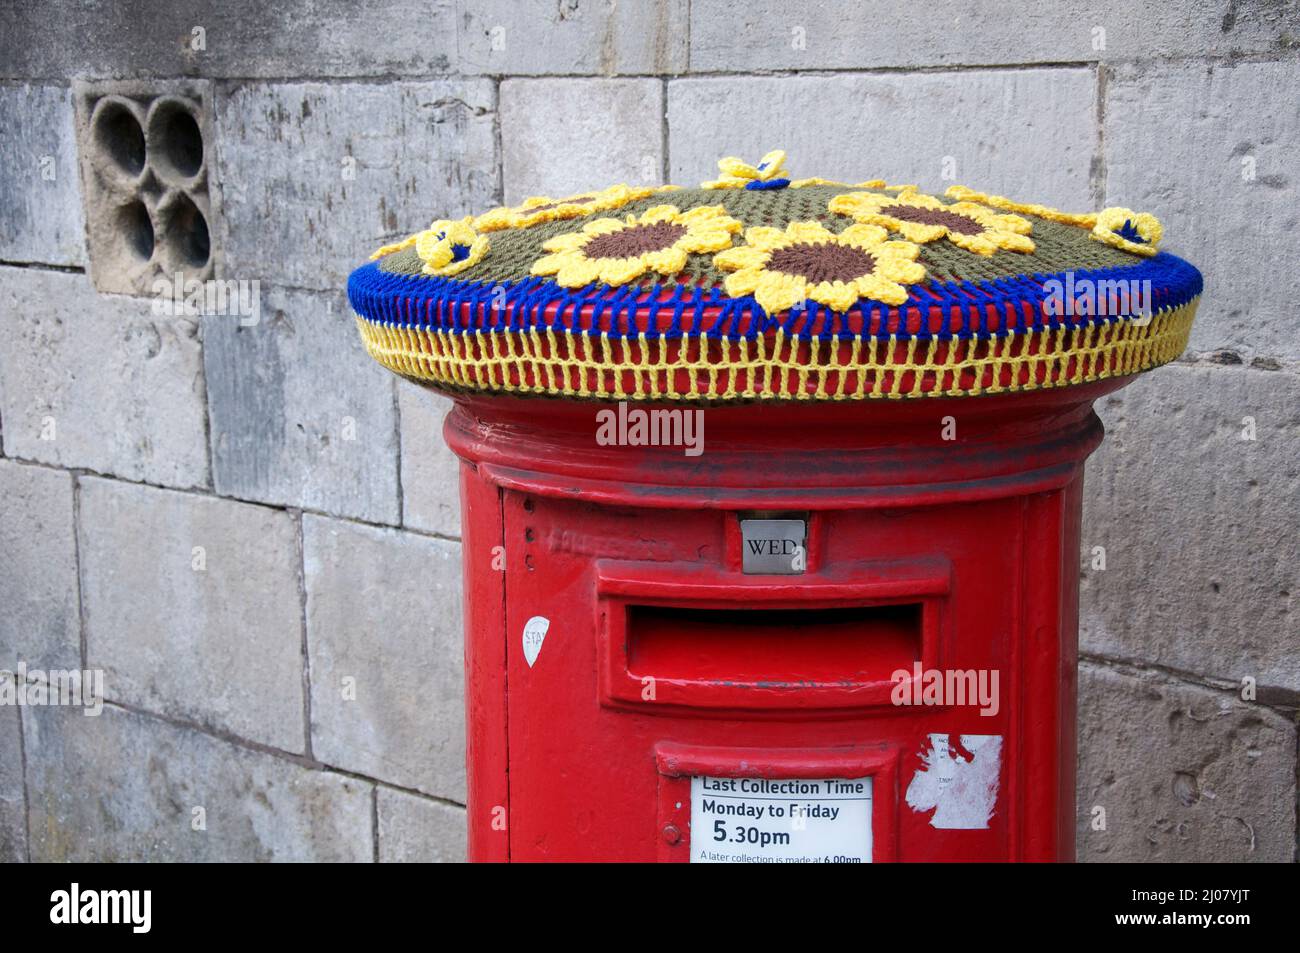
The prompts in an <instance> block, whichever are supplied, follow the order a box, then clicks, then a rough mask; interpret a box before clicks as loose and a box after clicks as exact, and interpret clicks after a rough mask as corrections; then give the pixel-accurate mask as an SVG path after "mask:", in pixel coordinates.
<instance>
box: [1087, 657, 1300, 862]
mask: <svg viewBox="0 0 1300 953" xmlns="http://www.w3.org/2000/svg"><path fill="white" fill-rule="evenodd" d="M1079 712H1080V730H1079V778H1078V818H1079V820H1078V840H1077V844H1078V855H1079V859H1080V860H1085V861H1135V862H1189V861H1199V862H1208V861H1217V862H1224V861H1230V862H1242V861H1262V862H1274V863H1290V862H1291V861H1293V860H1294V851H1295V829H1296V815H1295V803H1296V729H1295V725H1294V724H1292V723H1291V722H1290V720H1289V719H1287V718H1285V717H1283V716H1282V715H1279V714H1278V713H1276V712H1274V711H1270V710H1269V709H1267V708H1264V707H1262V706H1260V705H1255V704H1248V703H1245V702H1242V701H1239V700H1238V699H1237V698H1236V697H1234V696H1233V695H1232V694H1231V693H1221V692H1215V691H1210V690H1207V689H1203V688H1199V687H1196V686H1191V685H1186V684H1180V683H1177V682H1171V681H1168V680H1165V679H1161V678H1159V677H1156V676H1154V675H1151V674H1141V673H1128V672H1119V671H1115V670H1112V669H1109V668H1106V667H1101V666H1097V665H1092V664H1089V663H1086V662H1085V663H1084V664H1083V665H1082V666H1081V668H1080V678H1079ZM1096 808H1102V809H1103V810H1104V811H1105V830H1093V824H1094V819H1095V818H1100V814H1096V813H1095V812H1094V810H1095V809H1096Z"/></svg>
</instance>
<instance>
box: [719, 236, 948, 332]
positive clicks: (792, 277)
mask: <svg viewBox="0 0 1300 953" xmlns="http://www.w3.org/2000/svg"><path fill="white" fill-rule="evenodd" d="M887 238H888V233H887V232H886V231H885V230H884V229H883V228H881V227H880V226H878V225H850V226H849V227H848V228H846V229H845V230H844V231H842V232H840V233H839V234H838V235H836V234H833V233H832V232H830V231H828V230H827V229H826V228H824V227H823V226H822V225H820V224H819V223H817V222H791V223H790V224H789V225H787V226H786V227H785V229H784V230H782V229H779V228H770V227H768V226H756V227H754V228H750V229H747V230H746V231H745V244H744V245H740V246H738V247H736V248H731V249H728V250H726V251H722V252H720V253H719V254H717V255H714V256H713V263H714V264H715V265H717V266H718V267H719V268H721V269H722V270H723V271H730V272H734V274H731V275H728V276H727V279H726V282H725V287H726V289H727V294H729V295H731V296H732V297H733V298H739V297H742V296H744V295H749V294H752V295H753V296H754V300H756V301H757V302H758V303H759V305H760V306H761V307H762V308H763V309H764V310H765V311H767V312H768V314H774V313H776V312H778V311H785V310H788V309H790V308H793V307H796V306H798V305H801V303H802V302H804V301H805V300H809V299H811V300H813V301H818V302H820V303H822V304H824V305H827V306H828V307H830V308H833V309H834V310H836V311H847V310H848V309H849V308H850V307H852V306H853V304H854V303H855V302H856V301H857V300H858V299H859V298H870V299H872V300H873V301H883V302H885V303H886V304H902V303H903V302H904V301H906V300H907V288H906V287H905V286H906V285H913V284H916V283H917V282H919V281H921V280H922V279H923V278H924V277H925V268H924V267H922V266H921V265H920V264H918V263H917V261H916V257H917V255H918V254H919V253H920V249H919V248H918V247H917V246H916V245H913V244H912V243H911V242H900V241H887V240H886V239H887Z"/></svg>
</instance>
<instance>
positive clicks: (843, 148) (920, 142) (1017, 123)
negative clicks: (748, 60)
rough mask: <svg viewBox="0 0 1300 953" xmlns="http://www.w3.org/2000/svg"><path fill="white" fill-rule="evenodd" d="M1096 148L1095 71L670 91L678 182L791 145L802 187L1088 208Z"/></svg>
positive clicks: (796, 81) (744, 81)
mask: <svg viewBox="0 0 1300 953" xmlns="http://www.w3.org/2000/svg"><path fill="white" fill-rule="evenodd" d="M1096 141H1097V135H1096V81H1095V78H1094V76H1093V71H1092V70H1090V69H1038V70H999V71H996V72H995V71H980V70H972V71H966V72H957V73H915V74H910V75H902V74H884V75H872V76H846V75H839V76H781V77H746V78H737V77H726V78H707V79H679V80H673V81H671V82H670V83H669V84H668V142H669V171H670V175H671V177H672V181H673V182H674V183H676V184H677V185H691V186H693V185H697V184H698V183H700V182H703V181H705V180H706V179H712V178H715V177H716V175H717V161H718V159H719V158H721V157H722V156H727V155H736V156H741V157H743V158H749V159H750V160H751V161H757V160H758V158H759V157H760V156H762V155H763V153H765V152H767V151H768V150H769V149H774V148H782V149H785V150H786V151H787V153H788V154H789V159H788V161H787V167H788V168H789V169H790V172H791V174H792V177H794V178H805V177H809V176H818V177H821V178H827V179H838V180H842V181H846V182H861V181H863V180H866V179H874V178H883V179H886V180H888V181H889V182H893V183H916V184H917V185H919V186H921V187H922V188H925V189H934V190H939V191H942V189H944V188H946V187H947V186H949V185H951V184H953V183H954V182H957V183H960V184H962V185H966V186H969V187H970V188H976V189H982V190H987V191H992V192H998V193H1001V194H1005V195H1010V196H1012V197H1015V198H1020V197H1024V199H1025V200H1027V201H1034V202H1043V203H1046V204H1057V205H1060V206H1062V207H1064V208H1068V209H1071V210H1074V209H1084V208H1092V206H1093V199H1092V196H1091V191H1090V184H1089V177H1090V174H1091V163H1092V159H1093V154H1094V151H1095V146H1096ZM949 160H951V161H949ZM945 174H948V175H949V176H950V178H947V179H946V178H944V176H945Z"/></svg>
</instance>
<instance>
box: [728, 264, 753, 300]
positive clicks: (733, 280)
mask: <svg viewBox="0 0 1300 953" xmlns="http://www.w3.org/2000/svg"><path fill="white" fill-rule="evenodd" d="M761 275H762V272H761V271H759V270H758V269H757V268H745V269H743V270H741V271H738V272H736V273H735V274H734V275H727V277H726V278H725V279H724V280H723V282H722V286H723V288H725V289H726V291H727V294H729V295H731V297H733V298H743V297H744V296H745V295H748V294H753V293H754V289H755V288H757V287H758V279H759V277H760V276H761Z"/></svg>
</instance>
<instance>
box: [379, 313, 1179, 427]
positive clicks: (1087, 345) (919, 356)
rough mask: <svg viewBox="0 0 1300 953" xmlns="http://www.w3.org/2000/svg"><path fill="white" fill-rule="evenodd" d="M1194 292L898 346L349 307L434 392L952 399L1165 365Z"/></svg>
mask: <svg viewBox="0 0 1300 953" xmlns="http://www.w3.org/2000/svg"><path fill="white" fill-rule="evenodd" d="M1198 302H1199V298H1197V299H1193V300H1192V301H1189V302H1188V303H1187V304H1184V305H1181V306H1180V307H1177V308H1171V309H1168V310H1166V311H1162V312H1160V313H1158V314H1156V315H1155V316H1154V317H1152V319H1151V320H1150V321H1148V322H1145V323H1142V322H1139V321H1132V320H1124V321H1119V322H1116V323H1114V324H1110V325H1090V326H1087V327H1079V328H1044V329H1042V330H1038V331H1031V332H1027V333H1024V334H1012V335H1009V336H1007V337H1001V338H993V339H991V340H988V341H951V340H940V339H938V338H931V339H928V340H918V339H916V338H912V339H910V340H909V341H908V342H907V343H906V345H904V344H902V343H901V342H899V341H897V339H896V338H895V337H893V336H890V337H889V338H888V339H887V340H879V339H875V338H870V339H867V340H866V341H863V340H862V339H860V338H855V339H854V340H852V341H847V342H838V343H837V342H822V341H819V340H818V339H814V340H812V341H802V342H801V341H798V340H795V339H792V338H789V337H787V336H786V334H785V332H784V331H782V330H778V331H777V332H776V333H775V334H773V335H770V336H760V337H758V338H755V339H753V340H746V339H743V338H741V339H737V340H716V339H714V340H709V339H707V338H706V337H705V335H703V334H695V335H687V336H685V337H684V338H680V339H673V340H667V339H664V338H657V339H653V340H651V339H648V338H647V337H646V336H645V334H641V335H639V336H638V337H636V338H633V339H631V340H625V339H623V338H618V337H614V336H612V335H610V334H608V333H603V334H599V335H596V336H594V337H592V336H590V335H586V334H574V333H572V332H569V331H554V330H552V329H549V328H548V329H545V330H538V329H536V328H533V329H530V330H528V331H525V332H519V333H511V334H503V333H501V332H490V333H488V332H482V331H476V332H466V333H454V332H449V331H429V330H416V329H410V328H399V327H390V326H388V325H384V324H377V323H372V322H370V321H367V320H366V319H364V318H361V317H358V318H357V328H358V329H359V330H360V332H361V339H362V340H363V341H364V342H365V345H366V350H367V351H369V353H370V356H371V357H373V358H374V359H375V360H377V361H378V362H379V363H380V364H382V365H384V366H385V367H387V368H388V369H389V370H392V371H395V372H397V373H398V374H401V375H403V376H405V377H409V378H412V379H414V380H418V381H424V382H428V383H431V384H434V385H436V386H438V387H442V388H445V389H448V390H469V391H490V392H496V393H512V394H549V395H552V396H566V397H590V398H605V399H613V400H688V401H736V400H755V399H762V400H771V399H785V400H791V399H796V400H863V399H867V398H879V397H884V398H903V397H923V396H927V397H964V396H976V395H979V394H997V393H1010V392H1017V391H1029V390H1040V389H1043V388H1047V387H1064V386H1068V385H1071V384H1083V383H1087V382H1090V381H1095V380H1101V379H1104V378H1107V377H1118V376H1124V375H1128V374H1135V373H1137V372H1139V371H1144V370H1147V369H1149V368H1152V367H1156V366H1158V365H1160V364H1166V363H1168V362H1169V361H1172V360H1173V359H1174V358H1176V357H1178V355H1179V354H1181V353H1182V352H1183V350H1184V349H1185V348H1186V347H1187V339H1188V335H1189V334H1190V332H1191V327H1192V319H1193V317H1194V316H1195V314H1196V306H1197V303H1198ZM1007 376H1009V378H1010V380H1009V382H1005V381H1004V378H1005V377H1007Z"/></svg>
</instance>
